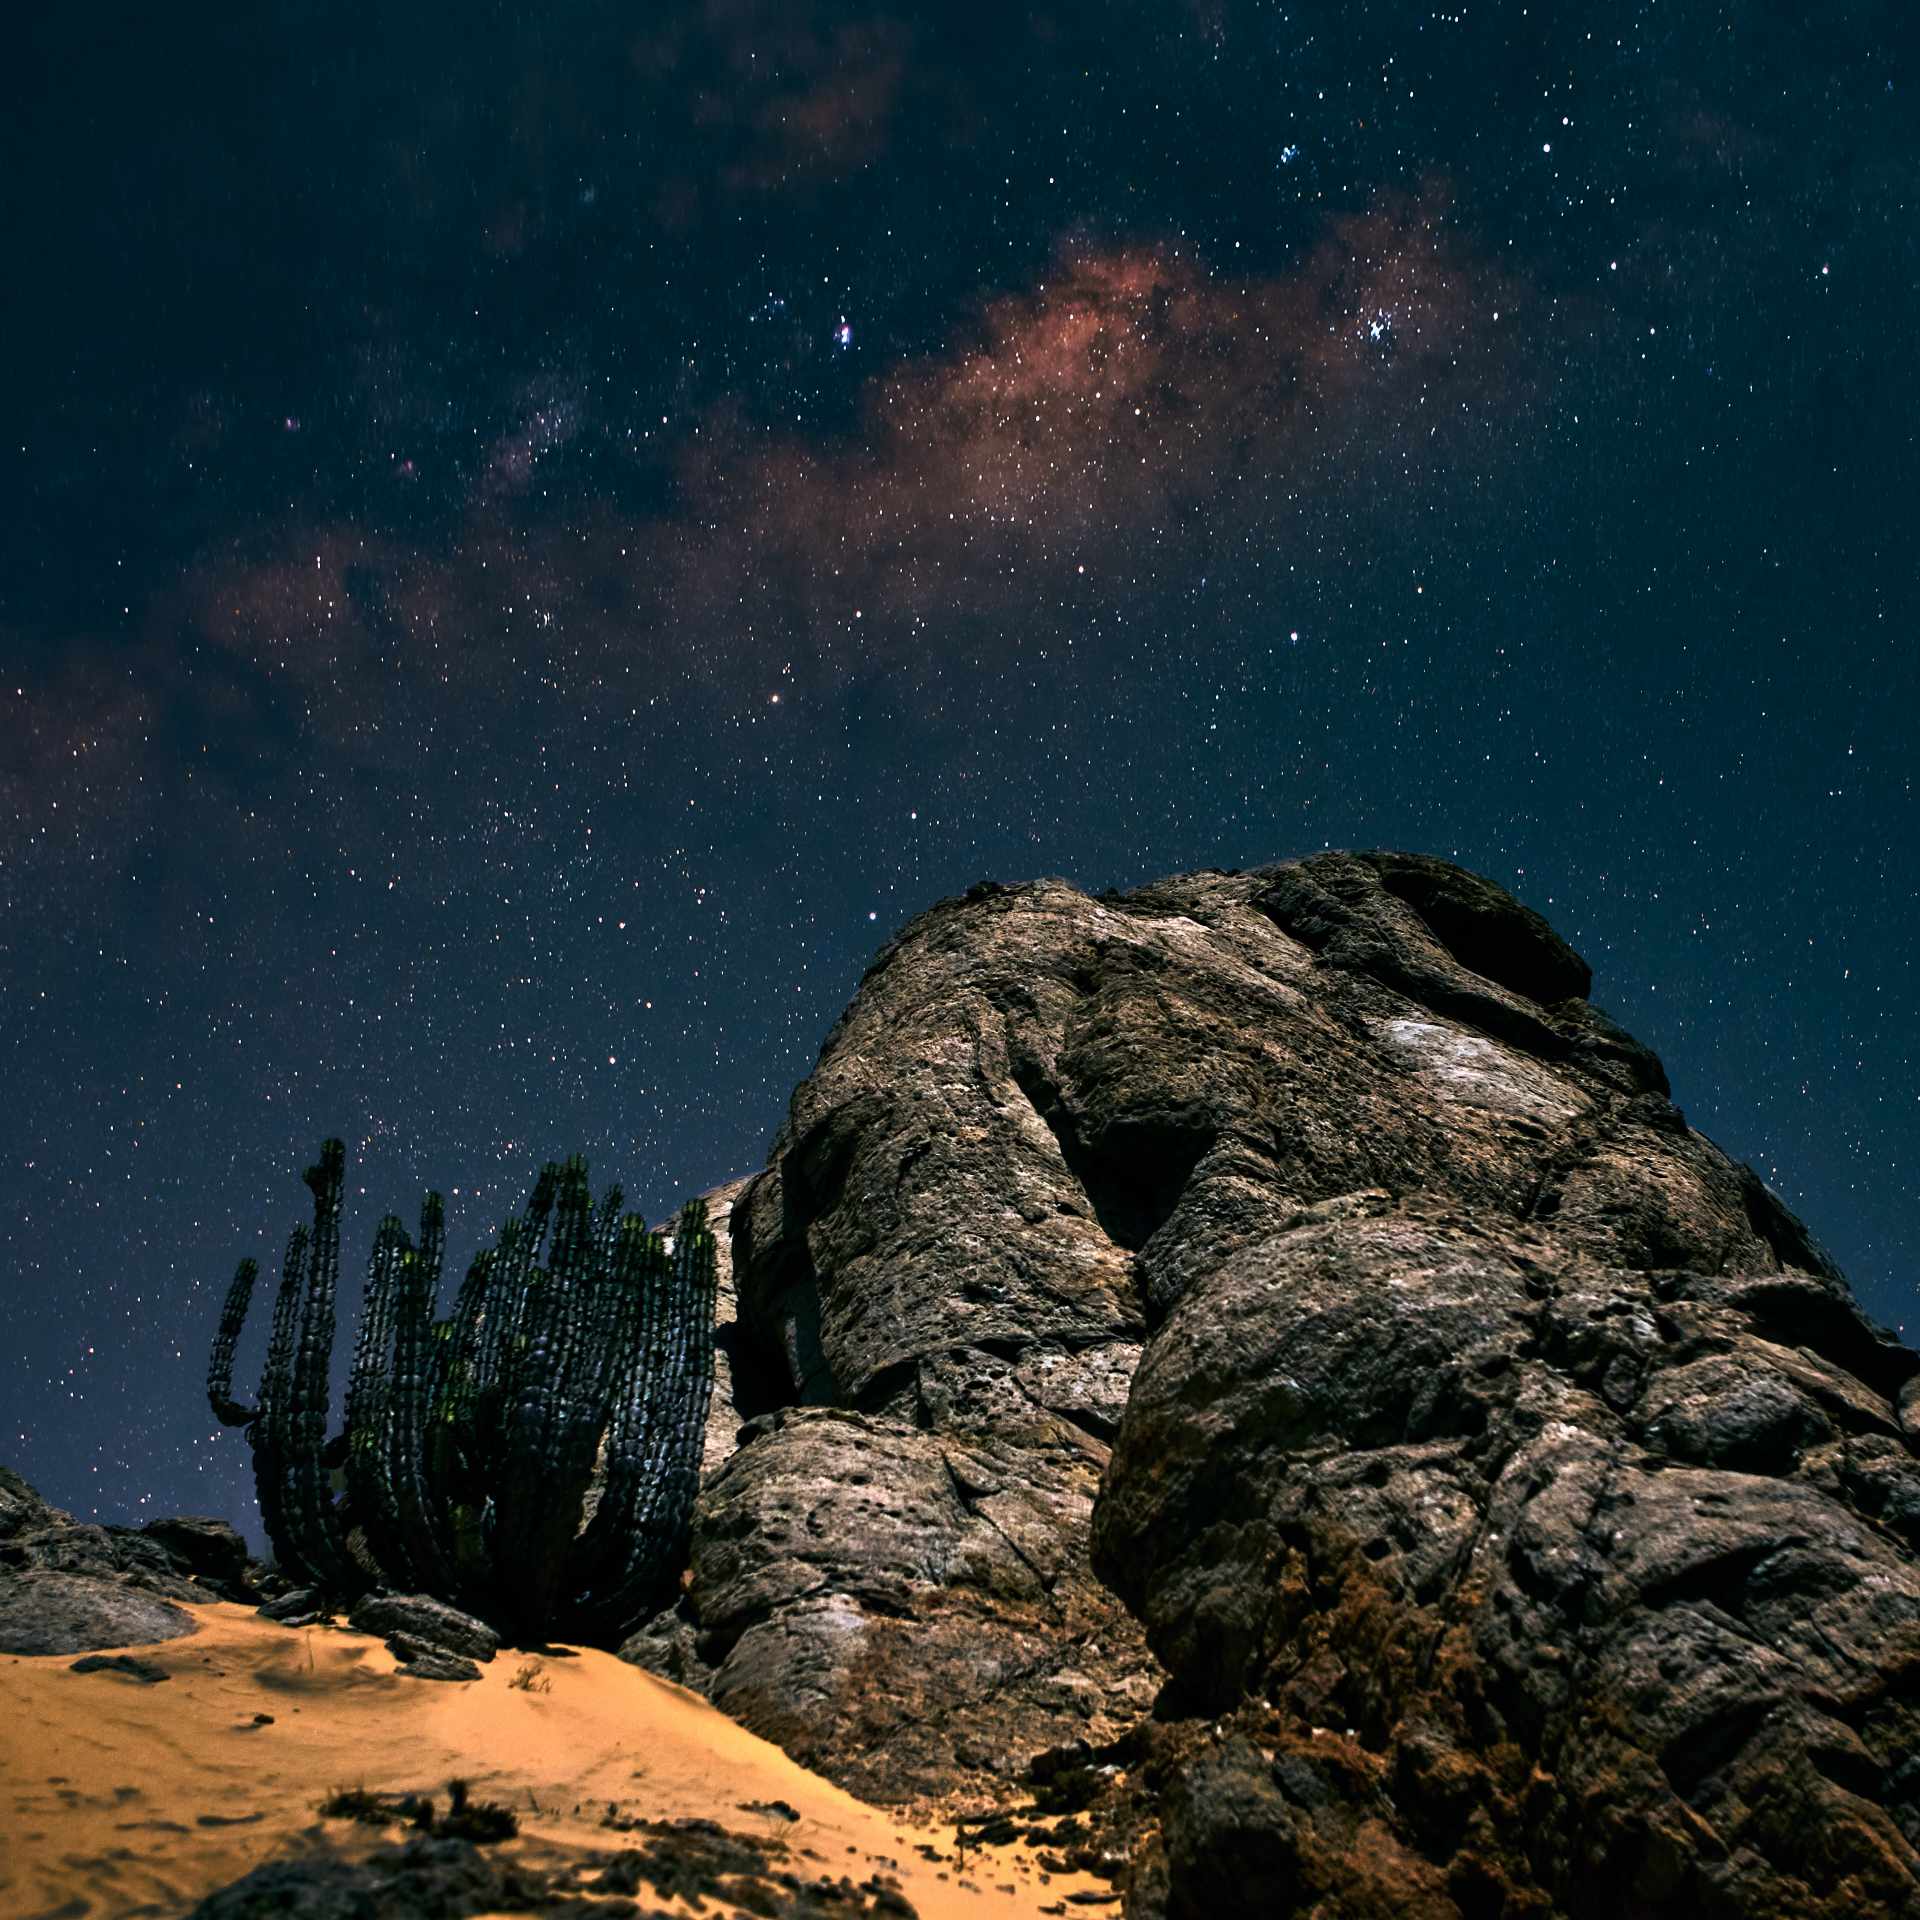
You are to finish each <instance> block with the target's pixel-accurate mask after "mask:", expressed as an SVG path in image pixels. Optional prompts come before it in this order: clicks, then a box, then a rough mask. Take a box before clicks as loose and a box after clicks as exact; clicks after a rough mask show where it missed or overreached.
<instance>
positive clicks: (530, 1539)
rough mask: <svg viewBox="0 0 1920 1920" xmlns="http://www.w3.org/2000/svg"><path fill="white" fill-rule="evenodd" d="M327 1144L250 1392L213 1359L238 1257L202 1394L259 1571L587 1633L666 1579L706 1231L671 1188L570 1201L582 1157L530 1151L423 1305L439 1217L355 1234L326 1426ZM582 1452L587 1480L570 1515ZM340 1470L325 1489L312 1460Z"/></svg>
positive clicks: (511, 1625)
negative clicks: (352, 1309)
mask: <svg viewBox="0 0 1920 1920" xmlns="http://www.w3.org/2000/svg"><path fill="white" fill-rule="evenodd" d="M345 1166H346V1156H345V1150H344V1148H343V1147H342V1146H341V1143H340V1142H339V1141H337V1140H329V1141H327V1142H326V1143H325V1145H324V1146H323V1147H322V1149H321V1154H320V1161H319V1164H318V1165H317V1166H315V1167H312V1168H310V1169H309V1170H308V1173H307V1176H306V1178H307V1185H308V1186H309V1188H310V1189H311V1190H312V1193H313V1204H314V1224H313V1226H312V1228H311V1229H308V1228H306V1227H301V1228H298V1229H296V1230H295V1232H294V1234H293V1237H292V1239H291V1240H290V1241H289V1242H288V1246H287V1253H286V1260H285V1263H284V1265H283V1268H282V1272H281V1279H280V1288H279V1292H278V1293H277V1295H276V1296H275V1300H274V1307H273V1323H272V1331H271V1335H270V1337H269V1341H268V1351H267V1363H266V1370H265V1373H264V1375H263V1376H262V1380H261V1385H260V1392H259V1395H258V1397H257V1402H256V1404H255V1405H254V1406H252V1407H248V1406H245V1405H243V1404H242V1403H241V1402H239V1401H237V1400H235V1399H234V1398H233V1390H232V1382H233V1355H234V1347H235V1344H236V1342H237V1340H238V1338H239V1334H240V1330H241V1328H242V1326H243V1324H244V1323H245V1320H246V1315H247V1309H248V1307H249V1305H250V1304H251V1301H252V1297H253V1290H254V1282H255V1278H256V1272H255V1267H254V1263H253V1262H252V1261H250V1260H249V1261H243V1262H241V1264H240V1267H239V1269H238V1270H237V1271H236V1272H235V1274H234V1277H233V1280H232V1282H231V1283H230V1285H229V1287H228V1289H227V1293H226V1297H225V1299H224V1301H223V1303H222V1306H221V1311H220V1319H219V1323H218V1326H217V1329H216V1331H215V1334H214V1339H213V1346H212V1351H211V1354H210V1356H209V1360H208V1367H207V1398H208V1402H209V1404H210V1405H211V1406H212V1408H213V1411H214V1414H215V1416H216V1417H217V1418H218V1419H219V1420H221V1421H222V1423H223V1424H225V1425H228V1426H244V1427H245V1428H246V1430H247V1436H248V1439H249V1441H250V1442H251V1443H252V1446H253V1452H254V1479H255V1485H256V1487H257V1490H258V1493H259V1499H260V1514H261V1518H262V1520H263V1522H264V1523H265V1525H266V1528H267V1533H268V1536H269V1538H270V1539H271V1540H272V1542H273V1545H274V1550H275V1552H276V1554H277V1555H278V1557H279V1559H280V1562H281V1564H282V1566H283V1567H285V1568H286V1569H287V1571H288V1572H289V1573H292V1574H294V1575H296V1576H297V1577H298V1578H300V1579H302V1580H305V1581H308V1582H310V1583H311V1584H314V1585H317V1586H320V1587H322V1588H324V1589H326V1590H328V1591H329V1592H332V1593H335V1594H338V1595H339V1596H341V1597H342V1598H351V1597H353V1596H354V1595H355V1594H356V1593H357V1592H359V1591H361V1590H363V1589H364V1588H365V1587H367V1586H368V1585H369V1584H370V1583H371V1582H372V1581H374V1580H375V1579H376V1578H377V1579H378V1581H379V1583H380V1584H384V1585H388V1586H394V1587H398V1588H403V1589H406V1590H408V1591H414V1592H426V1593H433V1594H437V1595H439V1596H440V1597H441V1598H443V1599H446V1600H449V1601H451V1602H453V1603H454V1604H455V1605H459V1606H464V1607H467V1608H469V1609H470V1610H472V1611H474V1612H477V1613H480V1614H482V1615H484V1616H485V1617H486V1618H488V1619H490V1620H492V1621H493V1622H494V1623H495V1624H496V1625H498V1626H500V1627H501V1628H502V1629H503V1630H504V1631H506V1632H507V1633H508V1634H509V1635H511V1636H512V1637H514V1638H516V1639H519V1640H521V1641H523V1642H532V1641H538V1640H540V1639H542V1638H544V1637H545V1636H546V1635H547V1634H549V1633H551V1632H554V1631H572V1632H575V1633H577V1634H579V1635H580V1636H581V1637H592V1638H611V1637H613V1636H617V1635H618V1634H620V1633H621V1632H623V1631H624V1630H625V1629H627V1628H628V1627H630V1626H631V1625H632V1624H633V1622H634V1621H635V1620H637V1619H638V1618H640V1617H641V1616H642V1615H643V1614H644V1613H645V1612H646V1611H647V1609H648V1607H649V1606H650V1605H652V1604H653V1603H654V1602H655V1601H656V1600H657V1599H659V1598H660V1597H661V1593H662V1589H663V1588H664V1587H665V1586H667V1585H669V1584H670V1583H671V1580H672V1577H673V1575H674V1573H675V1572H676V1571H677V1568H678V1565H679V1561H680V1557H681V1555H682V1553H683V1552H684V1548H685V1540H686V1531H687V1525H688V1522H689V1519H690V1517H691V1512H692V1505H693V1495H694V1493H695V1492H696V1491H697V1488H698V1481H699V1462H700V1453H701V1443H702V1437H703V1435H704V1431H705V1426H706V1412H707V1402H708V1399H709V1397H710V1394H711V1392H712V1386H713V1338H712V1327H713V1304H714V1251H715V1249H714V1240H713V1234H712V1232H711V1231H710V1230H709V1228H708V1226H707V1219H706V1208H705V1206H704V1204H703V1203H701V1202H700V1201H697V1200H696V1201H693V1202H691V1203H690V1204H689V1205H688V1206H687V1207H686V1208H684V1209H683V1210H682V1212H681V1214H680V1216H679V1218H678V1220H677V1221H676V1222H675V1223H674V1225H673V1229H672V1233H671V1236H667V1235H663V1234H660V1233H657V1232H649V1231H648V1230H647V1227H646V1224H645V1222H644V1221H642V1220H641V1218H640V1217H639V1215H637V1214H631V1213H624V1214H623V1213H622V1212H621V1193H620V1190H619V1189H618V1188H617V1187H616V1188H613V1189H611V1190H610V1191H609V1192H608V1193H607V1194H606V1195H605V1196H603V1198H602V1200H601V1202H600V1205H599V1207H598V1209H597V1210H596V1208H595V1207H594V1204H593V1195H592V1190H591V1188H590V1186H589V1184H588V1178H587V1163H586V1161H585V1160H583V1159H580V1158H578V1157H576V1158H574V1159H571V1160H568V1161H566V1162H564V1163H562V1164H556V1165H549V1166H547V1167H546V1168H545V1169H544V1170H543V1171H542V1172H541V1175H540V1178H539V1180H538V1181H537V1182H536V1183H535V1185H534V1190H533V1193H532V1195H531V1196H530V1197H529V1199H528V1202H527V1206H526V1209H525V1211H524V1212H523V1213H522V1214H521V1215H520V1216H519V1217H518V1218H516V1219H510V1220H508V1221H507V1222H506V1223H505V1224H504V1225H503V1227H502V1229H501V1232H500V1237H499V1241H498V1243H497V1244H496V1245H495V1246H493V1247H491V1248H489V1249H488V1250H487V1251H485V1252H484V1253H482V1254H481V1255H480V1256H479V1257H478V1258H477V1259H476V1260H475V1261H474V1262H473V1264H472V1265H471V1266H470V1267H469V1268H468V1269H467V1273H466V1277H465V1279H464V1280H463V1281H462V1283H461V1285H460V1288H459V1290H458V1292H457V1294H456V1296H455V1299H454V1302H453V1305H452V1308H451V1310H450V1311H449V1312H448V1314H447V1315H446V1317H445V1318H443V1319H436V1318H435V1317H434V1316H435V1307H436V1302H437V1297H438V1293H439V1285H440V1270H441V1261H442V1256H443V1252H444V1247H445V1213H444V1209H443V1207H442V1205H441V1201H440V1196H439V1195H438V1194H435V1193H430V1194H428V1195H427V1197H426V1201H425V1204H424V1205H423V1207H422V1209H421V1217H420V1235H419V1241H418V1243H417V1244H416V1243H415V1241H414V1240H413V1239H412V1238H411V1237H410V1236H409V1235H408V1233H407V1231H406V1229H405V1228H404V1227H403V1226H402V1225H401V1223H400V1221H399V1220H398V1219H397V1218H396V1217H395V1216H394V1215H392V1214H389V1215H388V1216H387V1217H386V1218H385V1219H384V1220H382V1221H381V1223H380V1226H379V1228H378V1230H377V1231H376V1232H375V1234H374V1240H373V1248H372V1252H371V1255H370V1257H369V1260H368V1266H367V1284H366V1291H365V1295H364V1298H363V1304H362V1308H361V1318H360V1325H359V1329H358V1333H357V1336H356V1339H355V1342H354V1357H353V1366H352V1370H351V1372H350V1374H349V1376H348V1381H347V1393H346V1404H345V1409H344V1424H343V1427H342V1430H341V1432H340V1433H339V1434H338V1435H337V1436H336V1437H335V1438H334V1439H333V1440H332V1441H331V1442H329V1441H328V1440H327V1438H326V1432H325V1428H326V1409H327V1374H328V1367H329V1363H330V1358H331V1353H332V1348H333V1338H334V1294H335V1290H336V1287H337V1284H338V1275H339V1264H340V1212H341V1205H340V1196H341V1190H342V1185H343V1182H344V1177H345ZM603 1453H604V1457H605V1473H606V1480H605V1485H604V1488H603V1490H602V1495H601V1499H600V1504H599V1506H598V1508H597V1510H596V1511H595V1513H594V1516H593V1519H592V1521H591V1522H590V1523H589V1524H588V1525H586V1526H585V1527H583V1526H582V1525H581V1515H582V1513H583V1511H584V1506H585V1501H586V1496H587V1492H588V1489H589V1487H590V1485H591V1482H592V1477H593V1472H594V1468H595V1464H596V1461H597V1460H598V1459H599V1458H600V1457H601V1455H602V1454H603ZM336 1464H337V1465H338V1466H339V1467H340V1468H341V1469H342V1470H343V1478H344V1483H345V1497H344V1499H339V1498H336V1496H335V1493H334V1490H333V1484H332V1474H331V1469H332V1467H333V1466H335V1465H336Z"/></svg>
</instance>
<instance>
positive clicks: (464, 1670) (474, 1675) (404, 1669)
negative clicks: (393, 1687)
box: [394, 1647, 480, 1680]
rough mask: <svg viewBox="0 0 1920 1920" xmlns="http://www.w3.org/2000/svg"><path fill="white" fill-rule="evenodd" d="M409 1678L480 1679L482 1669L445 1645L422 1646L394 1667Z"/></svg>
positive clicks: (397, 1671) (396, 1671) (395, 1670)
mask: <svg viewBox="0 0 1920 1920" xmlns="http://www.w3.org/2000/svg"><path fill="white" fill-rule="evenodd" d="M394 1672H395V1673H404V1674H405V1675H406V1676H407V1678H408V1679H409V1680H478V1679H479V1678H480V1669H479V1668H478V1667H476V1666H475V1665H474V1664H473V1662H472V1661H471V1660H468V1659H466V1658H465V1657H464V1656H462V1655H460V1654H457V1653H448V1652H447V1651H446V1649H445V1648H443V1647H421V1648H420V1649H419V1650H418V1651H417V1652H416V1653H415V1654H414V1655H413V1657H412V1658H411V1659H410V1660H407V1661H404V1662H402V1664H401V1665H399V1666H397V1667H395V1668H394Z"/></svg>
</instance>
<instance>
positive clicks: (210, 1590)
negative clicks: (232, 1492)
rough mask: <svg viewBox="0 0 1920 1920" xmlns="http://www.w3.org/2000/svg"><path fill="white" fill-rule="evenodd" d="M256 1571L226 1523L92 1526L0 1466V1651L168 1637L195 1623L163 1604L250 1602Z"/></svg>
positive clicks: (70, 1648)
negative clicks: (65, 1510)
mask: <svg viewBox="0 0 1920 1920" xmlns="http://www.w3.org/2000/svg"><path fill="white" fill-rule="evenodd" d="M262 1571H264V1570H263V1569H260V1568H259V1567H258V1565H257V1563H254V1562H250V1561H249V1560H248V1558H247V1549H246V1542H245V1541H244V1540H242V1539H241V1537H240V1535H239V1534H238V1533H236V1532H235V1531H234V1530H233V1528H232V1527H230V1526H228V1525H227V1524H226V1523H225V1522H224V1521H221V1520H201V1519H186V1518H178V1519H166V1520H156V1521H153V1522H152V1523H151V1524H149V1525H148V1526H146V1527H144V1528H139V1529H135V1528H132V1527H100V1526H93V1525H90V1524H87V1523H85V1522H82V1521H78V1520H76V1519H74V1517H73V1515H72V1514H70V1513H64V1512H62V1511H61V1509H60V1508H58V1507H50V1506H48V1505H47V1503H46V1502H45V1501H44V1500H42V1499H41V1498H40V1496H39V1494H37V1493H36V1492H35V1491H34V1490H33V1488H32V1487H30V1486H29V1485H28V1484H27V1482H26V1481H25V1480H23V1479H22V1478H21V1477H20V1476H19V1475H18V1474H17V1473H15V1472H13V1471H12V1469H11V1468H8V1467H0V1652H3V1653H40V1654H50V1653H83V1652H87V1651H89V1650H91V1649H93V1648H96V1647H117V1646H132V1645H138V1644H143V1643H145V1642H148V1641H156V1640H170V1639H174V1638H177V1637H178V1636H179V1635H181V1634H186V1633H191V1632H192V1631H193V1617H192V1615H191V1614H187V1613H183V1612H182V1611H181V1609H180V1607H179V1606H177V1605H168V1604H166V1603H167V1602H170V1601H185V1602H188V1603H196V1602H204V1601H208V1600H245V1601H250V1600H252V1599H254V1598H256V1597H257V1592H256V1586H255V1579H256V1575H257V1574H258V1573H259V1572H262Z"/></svg>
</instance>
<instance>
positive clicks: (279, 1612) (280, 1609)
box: [258, 1587, 327, 1627]
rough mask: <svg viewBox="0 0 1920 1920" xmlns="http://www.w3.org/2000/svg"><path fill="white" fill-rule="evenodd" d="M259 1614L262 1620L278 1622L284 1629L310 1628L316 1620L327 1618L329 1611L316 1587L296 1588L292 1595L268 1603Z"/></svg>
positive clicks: (282, 1596)
mask: <svg viewBox="0 0 1920 1920" xmlns="http://www.w3.org/2000/svg"><path fill="white" fill-rule="evenodd" d="M258 1612H259V1614H260V1616H261V1618H262V1619H265V1620H277V1621H279V1623H280V1624H281V1625H282V1626H283V1627H304V1626H310V1625H311V1624H312V1623H313V1622H314V1621H315V1620H324V1619H326V1618H327V1610H326V1608H325V1606H324V1605H323V1604H322V1602H321V1599H320V1594H319V1591H318V1589H317V1588H314V1587H295V1588H294V1589H293V1591H292V1592H291V1593H283V1594H281V1595H280V1597H279V1598H278V1599H276V1600H269V1601H267V1602H266V1603H265V1604H264V1605H263V1606H261V1607H260V1608H259V1609H258Z"/></svg>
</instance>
